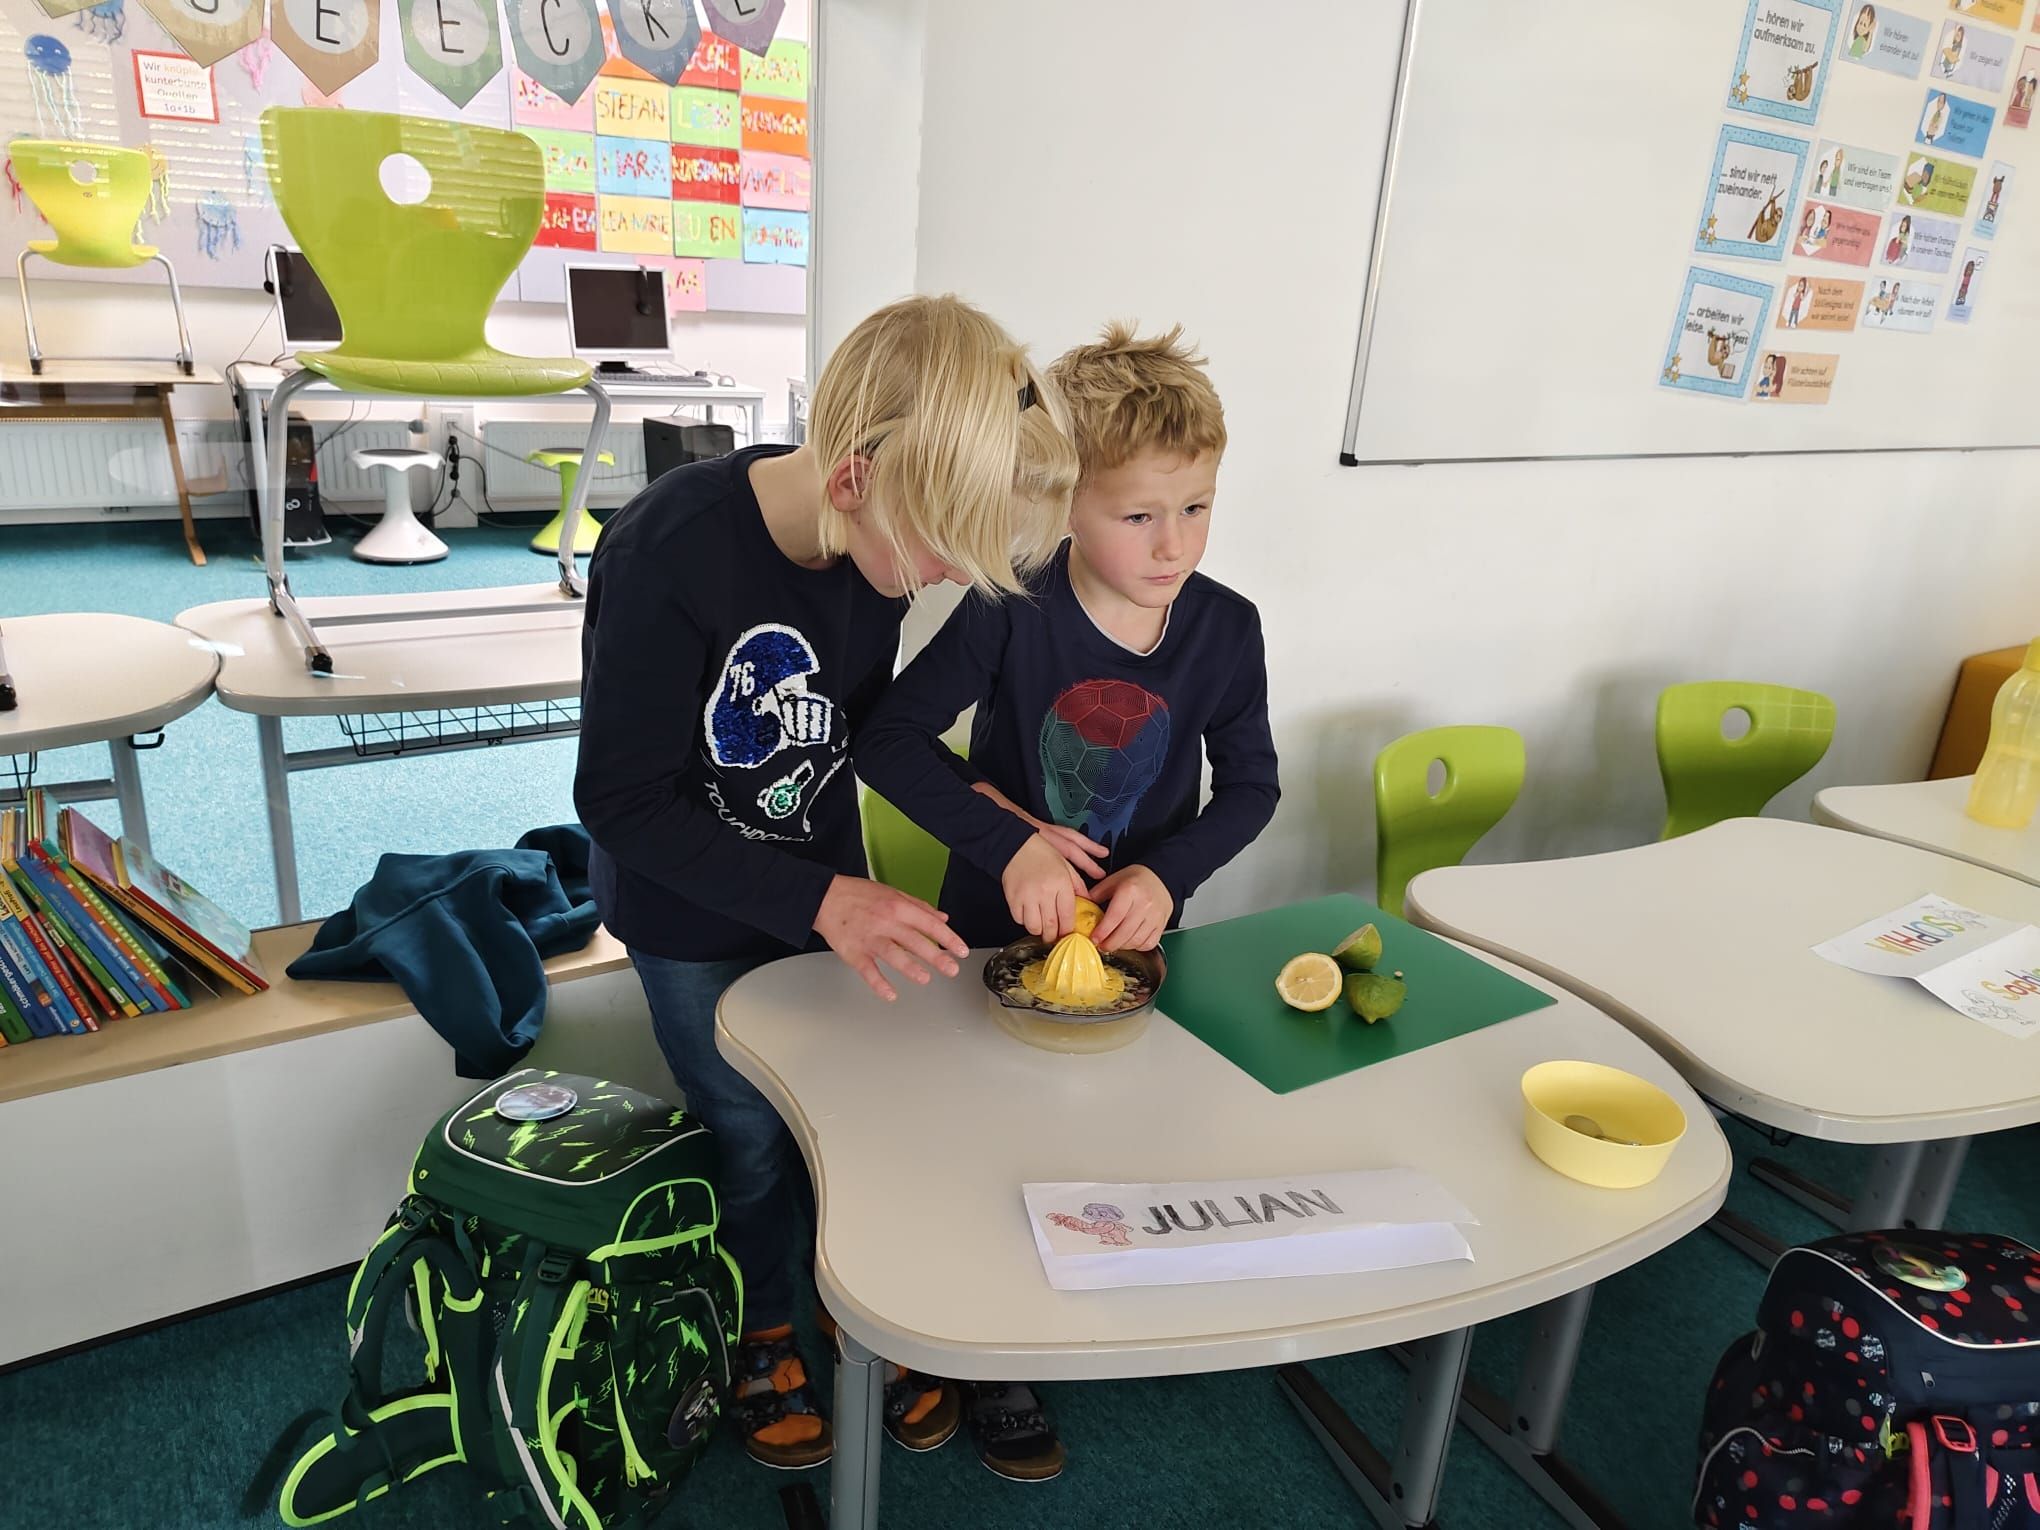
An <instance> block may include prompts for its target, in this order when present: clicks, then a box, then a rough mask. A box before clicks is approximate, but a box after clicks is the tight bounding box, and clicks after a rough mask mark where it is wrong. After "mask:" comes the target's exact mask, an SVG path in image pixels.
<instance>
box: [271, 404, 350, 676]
mask: <svg viewBox="0 0 2040 1530" xmlns="http://www.w3.org/2000/svg"><path fill="white" fill-rule="evenodd" d="M317 380H318V373H316V372H311V371H307V370H305V369H304V368H302V367H301V368H299V369H298V370H297V371H295V372H293V373H291V374H290V376H288V377H286V378H284V380H283V381H282V382H280V383H278V384H277V385H276V391H275V392H274V393H272V394H271V395H270V396H269V463H268V471H267V472H266V473H265V474H264V477H265V479H266V480H267V483H268V488H269V504H268V507H267V514H265V515H264V516H263V517H262V563H263V568H264V570H265V571H266V573H267V574H268V576H269V604H270V605H271V606H272V607H274V608H275V611H276V614H277V615H278V616H280V617H282V618H283V619H284V620H285V621H286V622H288V623H289V624H290V630H291V635H292V636H293V637H295V638H296V639H297V643H298V647H300V648H302V649H303V650H304V654H305V666H306V667H307V668H308V669H310V670H311V671H312V673H313V674H315V675H330V674H332V673H333V656H332V655H331V654H329V653H328V652H326V649H325V645H324V644H322V643H321V642H320V641H319V635H318V633H316V632H314V631H313V630H312V624H311V623H310V622H309V621H307V620H306V619H305V614H304V613H303V612H302V611H300V610H299V609H298V603H297V600H296V598H295V597H294V596H293V595H292V594H291V592H290V578H289V576H288V575H286V574H285V573H284V571H283V496H284V462H285V458H286V456H287V455H288V452H289V443H290V401H291V400H292V399H293V398H295V397H296V396H297V395H298V394H299V393H300V392H302V391H303V390H304V389H305V388H308V387H310V386H311V385H312V383H314V382H316V381H317ZM255 407H257V408H260V407H261V405H260V404H259V403H257V405H256V406H255Z"/></svg>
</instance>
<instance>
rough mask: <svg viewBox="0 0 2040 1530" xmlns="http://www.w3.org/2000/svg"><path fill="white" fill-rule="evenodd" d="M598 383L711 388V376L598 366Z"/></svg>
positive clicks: (596, 374)
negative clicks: (655, 384)
mask: <svg viewBox="0 0 2040 1530" xmlns="http://www.w3.org/2000/svg"><path fill="white" fill-rule="evenodd" d="M595 381H597V382H599V383H610V382H621V383H657V384H658V385H659V386H660V387H662V388H713V387H714V386H715V385H716V382H715V379H714V378H713V377H704V376H702V375H700V374H699V373H695V372H655V371H653V370H652V369H651V368H649V367H599V368H597V369H596V372H595Z"/></svg>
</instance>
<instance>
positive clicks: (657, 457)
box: [644, 420, 737, 483]
mask: <svg viewBox="0 0 2040 1530" xmlns="http://www.w3.org/2000/svg"><path fill="white" fill-rule="evenodd" d="M644 423H645V482H646V483H656V482H658V481H659V479H660V478H661V477H663V476H664V475H665V474H667V473H670V472H672V471H673V469H674V468H676V467H682V466H685V465H686V464H687V463H689V462H705V461H707V460H708V459H709V458H710V457H726V456H728V455H729V454H730V453H731V452H733V451H735V450H736V449H737V433H736V432H735V431H734V430H732V429H731V428H730V427H729V426H727V425H696V424H692V423H689V422H684V421H681V420H646V421H645V422H644Z"/></svg>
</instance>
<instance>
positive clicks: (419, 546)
mask: <svg viewBox="0 0 2040 1530" xmlns="http://www.w3.org/2000/svg"><path fill="white" fill-rule="evenodd" d="M348 460H350V461H351V462H352V463H353V464H354V465H355V466H356V467H358V468H365V469H367V470H369V471H374V470H376V469H381V471H382V475H383V515H382V522H381V524H380V525H378V526H377V527H376V528H375V530H373V531H371V532H370V533H369V534H368V535H367V536H365V537H363V538H362V539H361V540H360V541H359V542H356V543H355V544H354V556H355V557H357V558H359V559H360V560H361V561H362V562H364V563H431V562H433V561H435V560H437V559H439V558H443V557H445V556H446V544H445V543H444V542H442V541H440V540H439V538H438V537H436V536H434V535H433V534H432V533H431V532H430V531H428V530H426V529H425V527H424V526H423V525H422V524H420V522H419V520H418V514H417V512H416V511H415V510H413V509H412V508H411V486H410V481H409V479H407V478H406V477H405V475H406V474H407V473H409V472H410V471H411V469H413V468H436V467H438V466H439V462H440V457H439V453H437V452H434V451H427V450H425V449H424V448H422V447H416V446H359V447H356V448H355V449H354V452H353V454H352V456H351V457H350V458H349V459H348Z"/></svg>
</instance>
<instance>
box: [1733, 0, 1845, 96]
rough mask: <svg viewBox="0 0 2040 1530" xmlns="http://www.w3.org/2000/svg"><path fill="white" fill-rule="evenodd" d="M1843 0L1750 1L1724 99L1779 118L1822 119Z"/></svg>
mask: <svg viewBox="0 0 2040 1530" xmlns="http://www.w3.org/2000/svg"><path fill="white" fill-rule="evenodd" d="M1841 9H1842V0H1750V6H1749V12H1748V14H1747V15H1746V16H1744V18H1743V26H1742V33H1741V42H1740V43H1739V44H1738V46H1737V48H1736V59H1735V71H1734V73H1733V74H1731V75H1730V76H1729V86H1728V104H1729V105H1730V106H1731V107H1733V108H1734V109H1735V110H1736V111H1739V112H1754V113H1756V114H1757V115H1758V116H1762V117H1773V118H1776V119H1777V120H1778V121H1780V122H1797V123H1802V124H1804V125H1806V126H1809V127H1810V126H1811V125H1812V124H1813V123H1815V122H1817V121H1819V120H1820V103H1821V97H1822V95H1823V94H1824V93H1825V91H1826V89H1827V72H1828V61H1829V59H1830V57H1831V56H1832V54H1833V50H1834V41H1835V32H1836V29H1837V27H1838V25H1839V20H1840V15H1841Z"/></svg>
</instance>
